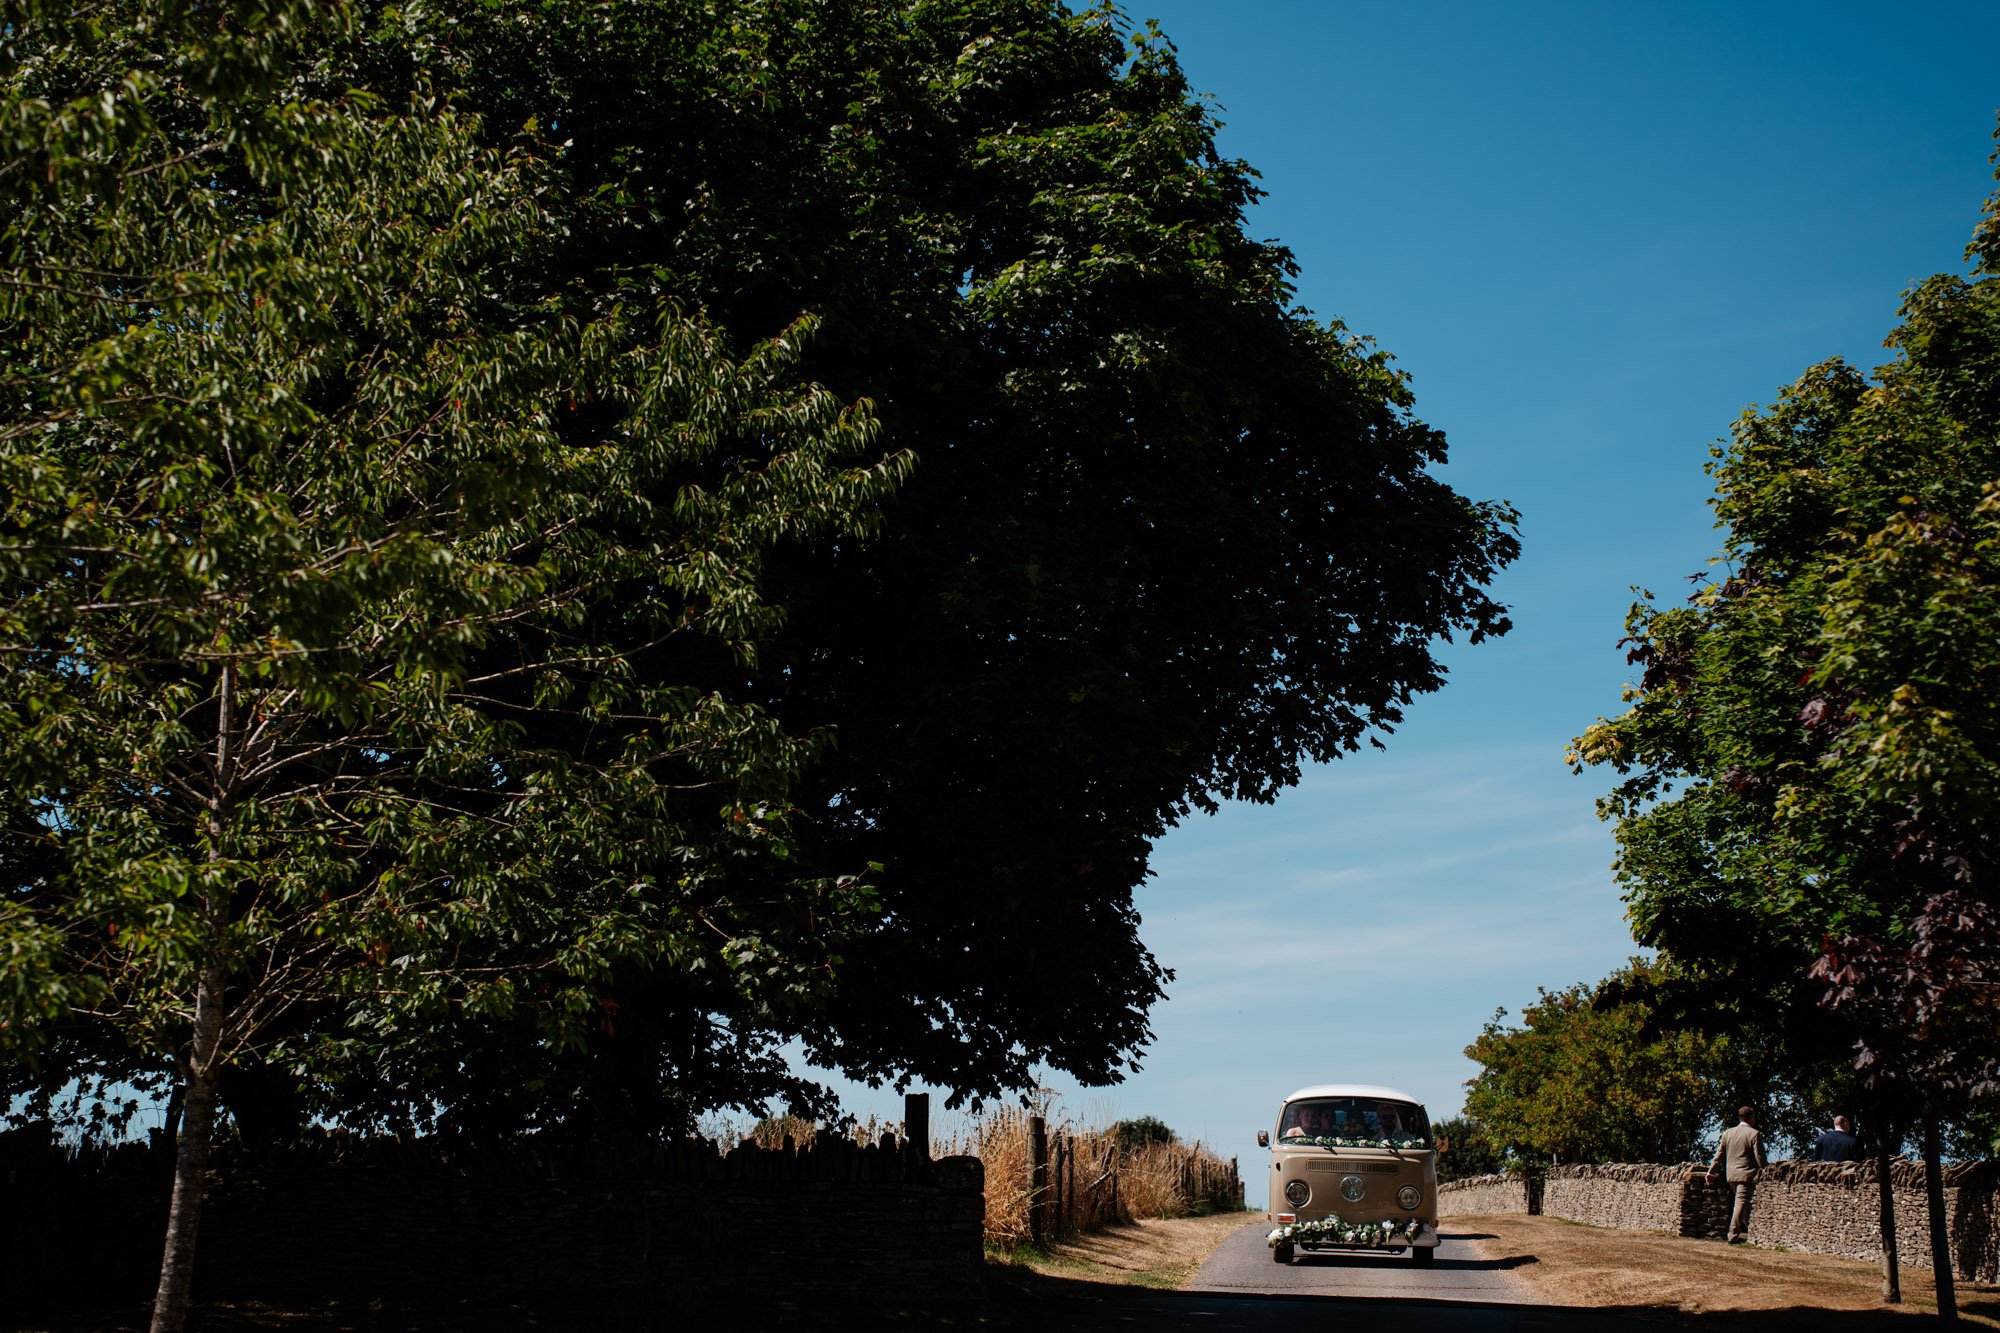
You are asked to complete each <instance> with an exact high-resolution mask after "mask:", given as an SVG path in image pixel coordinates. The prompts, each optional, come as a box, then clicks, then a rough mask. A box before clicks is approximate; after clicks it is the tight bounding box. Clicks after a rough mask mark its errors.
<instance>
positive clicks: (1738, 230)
mask: <svg viewBox="0 0 2000 1333" xmlns="http://www.w3.org/2000/svg"><path fill="white" fill-rule="evenodd" d="M1128 12H1129V13H1130V14H1131V15H1132V16H1133V17H1134V18H1135V19H1143V18H1146V17H1153V18H1157V19H1158V20H1159V21H1160V23H1161V26H1162V27H1163V28H1164V29H1165V31H1166V33H1167V34H1168V36H1169V37H1171V38H1172V39H1173V40H1174V42H1175V43H1176V45H1177V46H1178V47H1179V49H1180V53H1181V59H1182V62H1183V64H1184V66H1185V67H1186V69H1187V71H1188V73H1189V76H1190V79H1191V81H1192V83H1193V84H1194V86H1195V87H1196V88H1197V89H1198V90H1200V91H1201V92H1203V93H1205V94H1207V95H1210V96H1212V97H1213V98H1214V100H1215V102H1216V104H1217V107H1218V114H1219V115H1220V117H1221V119H1222V120H1223V121H1224V122H1225V127H1224V129H1223V131H1222V135H1221V144H1222V148H1223V151H1224V152H1226V153H1228V154H1230V155H1232V156H1237V157H1242V158H1245V159H1247V160H1248V161H1249V162H1250V163H1251V164H1252V165H1253V166H1255V167H1256V168H1257V169H1258V170H1259V171H1260V172H1261V173H1262V174H1263V177H1264V185H1265V188H1266V189H1267V190H1268V191H1269V197H1268V198H1267V199H1266V200H1265V201H1264V203H1263V204H1261V205H1260V206H1259V207H1258V209H1257V210H1256V212H1255V213H1254V215H1253V216H1252V218H1251V222H1250V226H1251V229H1252V231H1253V232H1254V233H1255V234H1256V235H1258V236H1260V237H1275V238H1277V239H1279V240H1281V241H1283V242H1284V243H1285V244H1287V245H1289V246H1290V247H1291V248H1292V249H1293V251H1294V252H1295V253H1296V254H1297V256H1298V259H1299V263H1300V265H1301V268H1302V270H1303V271H1302V274H1301V276H1300V279H1299V299H1300V301H1301V302H1302V303H1303V304H1304V305H1306V306H1307V307H1309V308H1310V309H1312V310H1314V311H1315V312H1317V313H1318V314H1319V315H1320V316H1322V317H1327V318H1339V319H1341V320H1343V321H1344V322H1345V323H1347V324H1348V325H1349V326H1350V328H1352V329H1353V330H1355V331H1356V332H1360V333H1365V334H1369V335H1372V336H1374V337H1375V338H1376V339H1377V340H1378V341H1379V342H1380V343H1381V345H1382V346H1383V347H1384V348H1385V349H1387V350H1388V351H1390V352H1391V353H1393V354H1394V355H1395V356H1396V358H1397V360H1398V363H1399V364H1400V365H1401V366H1402V367H1403V369H1405V370H1407V371H1408V372H1409V373H1410V374H1411V375H1412V376H1413V377H1414V381H1413V382H1414V387H1415V391H1416V396H1417V404H1418V411H1419V413H1420V414H1421V415H1422V416H1423V417H1424V418H1425V419H1426V420H1428V421H1430V422H1431V423H1432V424H1434V425H1437V426H1439V427H1441V428H1443V429H1444V431H1445V432H1446V434H1447V436H1448V438H1449V439H1450V441H1451V462H1450V465H1449V466H1448V467H1447V468H1446V469H1445V471H1444V475H1445V476H1446V477H1447V479H1448V480H1450V481H1451V483H1452V484H1453V485H1454V486H1456V487H1457V488H1458V489H1460V490H1461V491H1464V492H1465V493H1467V494H1470V495H1473V496H1476V497H1480V498H1491V497H1498V498H1505V499H1508V500H1511V501H1513V502H1514V503H1515V504H1516V505H1517V506H1518V507H1519V508H1520V510H1521V512H1522V540H1523V544H1524V547H1525V552H1524V555H1523V557H1522V559H1521V561H1520V562H1519V564H1518V565H1517V566H1515V568H1514V569H1512V570H1511V571H1509V572H1508V573H1507V575H1505V577H1504V578H1503V579H1502V581H1501V583H1500V585H1499V589H1498V591H1499V594H1500V596H1501V597H1502V598H1503V599H1504V600H1506V601H1507V602H1509V603H1510V604H1511V605H1512V606H1513V608H1514V611H1515V620H1516V628H1515V630H1514V632H1513V633H1512V634H1511V635H1509V636H1508V637H1507V638H1506V639H1504V640H1503V641H1500V642H1498V643H1489V644H1485V645H1482V646H1480V647H1478V648H1473V649H1465V650H1459V649H1452V650H1449V651H1448V653H1447V661H1449V662H1450V664H1451V668H1452V676H1451V680H1450V683H1449V684H1448V685H1447V686H1446V688H1445V689H1444V690H1443V691H1442V692H1440V693H1439V694H1437V695H1434V696H1431V697H1429V698H1427V699H1425V700H1423V701H1421V702H1420V703H1419V704H1418V706H1417V707H1416V708H1415V710H1414V711H1413V712H1412V714H1411V716H1410V718H1409V720H1408V722H1407V724H1406V725H1405V726H1404V727H1402V728H1401V729H1400V730H1398V732H1397V733H1396V734H1395V735H1394V736H1392V737H1390V738H1389V739H1388V749H1387V751H1386V752H1383V753H1379V754H1378V753H1374V752H1368V753H1363V754H1359V755H1356V756H1354V757H1352V758H1351V759H1348V760H1345V761H1342V762H1341V763H1338V764H1335V765H1331V766H1328V767H1326V768H1323V769H1319V770H1315V771H1313V772H1311V773H1309V774H1308V775H1307V777H1306V779H1305V781H1304V782H1303V783H1301V785H1300V786H1299V787H1298V788H1297V789H1296V790H1294V791H1292V792H1290V793H1289V794H1287V795H1286V796H1284V797H1283V798H1281V799H1280V800H1279V802H1278V803H1277V804H1276V805H1275V806H1270V807H1231V808H1227V809H1225V810H1224V811H1223V812H1222V813H1221V814H1219V815H1216V816H1213V817H1206V818H1204V817H1196V818H1195V819H1193V820H1191V821H1190V822H1188V823H1187V824H1185V825H1184V826H1182V827H1181V828H1179V829H1176V830H1174V831H1173V832H1172V833H1171V834H1169V836H1168V837H1167V838H1165V839H1164V840H1163V841H1162V842H1161V843H1160V844H1159V845H1158V846H1157V847H1156V849H1155V854H1154V860H1153V864H1154V870H1155V878H1154V879H1153V880H1152V881H1151V882H1150V883H1149V884H1148V885H1146V886H1145V887H1144V888H1143V889H1142V890H1141V891H1140V895H1139V900H1138V901H1139V908H1140V912H1141V914H1142V917H1143V920H1144V926H1143V931H1142V933H1143V935H1144V937H1145V939H1146V941H1147V943H1148V944H1149V945H1150V946H1151V947H1152V949H1153V951H1154V952H1155V954H1156V955H1157V956H1158V957H1159V958H1160V960H1161V961H1162V962H1163V963H1164V964H1166V965H1167V966H1169V967H1171V968H1173V969H1175V971H1176V973H1177V979H1176V981H1175V982H1174V984H1173V986H1172V987H1171V989H1170V994H1169V998H1168V1000H1167V1001H1166V1002H1165V1003H1163V1004H1162V1005H1160V1006H1159V1007H1158V1009H1157V1010H1156V1011H1155V1014H1154V1027H1155V1031H1156V1034H1157V1037H1156V1040H1155V1042H1154V1043H1153V1046H1152V1048H1151V1050H1150V1051H1149V1052H1148V1053H1147V1055H1146V1057H1145V1060H1144V1064H1145V1068H1144V1071H1143V1072H1142V1073H1140V1074H1139V1075H1137V1076H1135V1077H1134V1078H1132V1079H1131V1080H1129V1081H1128V1082H1127V1083H1125V1084H1123V1085H1121V1086H1119V1087H1116V1088H1112V1089H1091V1090H1079V1089H1075V1088H1074V1087H1073V1086H1072V1085H1070V1084H1068V1083H1065V1082H1063V1081H1062V1080H1059V1079H1052V1080H1051V1084H1052V1086H1054V1087H1056V1088H1057V1089H1058V1090H1059V1091H1060V1092H1061V1093H1062V1094H1063V1100H1064V1104H1065V1106H1066V1107H1067V1108H1068V1109H1069V1110H1070V1111H1072V1112H1073V1113H1076V1114H1079V1115H1082V1116H1085V1117H1087V1118H1092V1119H1109V1118H1119V1117H1124V1116H1136V1115H1157V1116H1159V1117H1161V1118H1162V1119H1164V1120H1166V1121H1167V1122H1168V1123H1169V1124H1172V1125H1174V1126H1175V1127H1176V1128H1178V1129H1179V1130H1181V1131H1182V1132H1183V1133H1184V1134H1188V1135H1198V1136H1201V1137H1203V1138H1206V1139H1207V1140H1208V1141H1209V1142H1210V1143H1212V1144H1214V1145H1215V1146H1216V1147H1218V1148H1219V1149H1220V1150H1221V1151H1223V1152H1224V1153H1225V1155H1227V1154H1247V1153H1248V1152H1249V1151H1250V1150H1251V1149H1252V1148H1253V1146H1254V1136H1255V1133H1256V1130H1257V1129H1258V1128H1259V1127H1261V1126H1263V1125H1265V1124H1267V1123H1268V1122H1269V1121H1270V1119H1271V1116H1272V1113H1273V1111H1274V1108H1275V1105H1276V1102H1277V1099H1278V1098H1279V1097H1280V1096H1282V1095H1283V1094H1285V1093H1286V1092H1289V1091H1290V1090H1291V1089H1293V1088H1295V1087H1297V1086H1300V1085H1302V1084H1306V1083H1315V1082H1322V1081H1329V1080H1335V1079H1339V1080H1349V1079H1352V1080H1357V1081H1367V1082H1381V1083H1388V1084H1392V1085H1397V1086H1401V1087H1403V1088H1405V1089H1407V1090H1409V1091H1411V1092H1413V1093H1415V1094H1416V1095H1417V1096H1419V1097H1420V1098H1422V1099H1423V1100H1425V1101H1426V1102H1428V1104H1429V1105H1430V1108H1431V1110H1432V1112H1433V1114H1435V1115H1444V1114H1448V1113H1450V1112H1452V1111H1454V1110H1456V1109H1457V1108H1458V1106H1459V1104H1460V1099H1461V1096H1462V1084H1463V1082H1464V1080H1465V1079H1467V1078H1468V1077H1470V1076H1471V1075H1472V1074H1473V1072H1474V1068H1475V1067H1474V1066H1473V1065H1472V1064H1471V1063H1470V1062H1469V1061H1467V1060H1466V1059H1465V1058H1464V1056H1463V1054H1462V1052H1463V1048H1464V1046H1465V1045H1466V1043H1467V1042H1468V1041H1470V1040H1471V1039H1472V1038H1473V1037H1474V1036H1475V1035H1476V1034H1477V1033H1478V1031H1479V1028H1480V1025H1481V1024H1482V1023H1483V1022H1485V1021H1486V1020H1487V1019H1488V1018H1490V1017H1491V1016H1492V1014H1493V1011H1494V1010H1495V1009H1496V1008H1498V1007H1503V1006H1504V1007H1505V1008H1507V1009H1508V1010H1510V1011H1514V1012H1518V1011H1519V1010H1520V1009H1521V1007H1523V1006H1524V1005H1526V1004H1529V1003H1532V1002H1533V1000H1534V998H1535V991H1536V987H1537V986H1547V987H1549V988H1551V989H1553V988H1556V987H1559V986H1563V985H1566V984H1568V983H1571V982H1575V981H1582V980H1594V979H1596V978H1597V977H1600V976H1602V975H1603V974H1604V973H1606V972H1607V971H1609V970H1610V969H1612V968H1613V967H1616V966H1617V965H1618V964H1619V963H1620V962H1621V961H1622V960H1623V959H1624V958H1626V957H1627V956H1628V955H1629V954H1630V953H1631V952H1632V951H1633V946H1632V943H1631V940H1630V937H1629V935H1628V933H1627V930H1626V927H1625V922H1624V917H1623V909H1622V905H1621V904H1620V902H1619V900H1618V894H1617V890H1616V887H1615V886H1614V884H1613V882H1612V880H1611V877H1610V873H1609V869H1608V866H1609V862H1610V860H1611V856H1612V842H1611V835H1610V830H1609V829H1608V828H1607V827H1606V826H1604V825H1601V824H1600V823H1599V822H1598V821H1597V818H1596V816H1595V813H1594V811H1593V808H1592V802H1593V799H1594V798H1595V796H1596V795H1597V794H1598V793H1599V792H1600V790H1601V789H1602V786H1603V782H1602V780H1601V778H1600V776H1599V775H1596V774H1589V775H1586V776H1583V777H1573V776H1571V775H1570V773H1569V771H1568V770H1567V768H1566V767H1565V766H1564V764H1563V748H1564V744H1565V742H1566V741H1567V740H1568V738H1569V737H1571V736H1573V735H1575V734H1576V733H1577V732H1579V731H1581V730H1582V729H1583V728H1584V727H1585V726H1587V725H1588V724H1589V723H1590V722H1591V721H1592V720H1593V719H1594V718H1595V717H1597V716H1599V715H1601V714H1609V713H1614V712H1616V711H1618V709H1619V707H1620V703H1619V689H1620V687H1621V686H1622V685H1623V684H1624V682H1625V681H1626V680H1627V679H1628V669H1627V667H1626V666H1625V663H1624V658H1623V654H1622V652H1621V651H1620V650H1619V649H1618V648H1617V647H1616V644H1617V640H1618V638H1619V637H1620V634H1621V627H1622V622H1623V618H1624V614H1625V610H1626V608H1627V606H1628V605H1629V604H1630V603H1631V601H1632V594H1631V592H1630V588H1631V587H1632V586H1633V585H1640V586H1645V587H1650V588H1652V589H1654V590H1655V591H1656V592H1659V593H1660V594H1662V595H1663V596H1666V597H1677V596H1679V595H1680V590H1681V589H1683V588H1684V587H1685V586H1686V585H1685V579H1686V576H1688V575H1689V574H1691V573H1694V572H1696V571H1698V570H1701V569H1702V568H1704V566H1705V563H1706V561H1707V559H1708V557H1709V556H1710V555H1712V554H1713V553H1714V551H1715V548H1716V546H1717V541H1718V537H1717V534H1716V532H1715V531H1714V529H1713V527H1712V520H1711V517H1710V514H1709V512H1708V508H1707V497H1708V479H1707V478H1706V477H1705V476H1704V474H1703V471H1702V465H1703V464H1704V463H1705V462H1706V461H1707V457H1708V447H1709V445H1710V443H1711V442H1712V441H1714V440H1715V439H1717V438H1718V437H1720V436H1722V435H1724V434H1725V433H1726V432H1727V430H1728V428H1729V424H1730V422H1731V421H1732V420H1733V419H1734V418H1735V417H1736V416H1737V415H1738V414H1739V413H1740V412H1741V411H1742V410H1743V409H1744V408H1745V407H1746V406H1748V405H1750V404H1752V403H1762V402H1769V401H1770V400H1771V399H1773V398H1774V397H1775V396H1776V393H1777V390H1778V388H1779V386H1780V385H1783V384H1785V383H1788V382H1790V381H1791V380H1793V379H1794V378H1796V377H1797V376H1798V375H1799V374H1800V373H1801V372H1802V371H1804V370H1805V368H1806V367H1807V366H1809V365H1811V364H1813V363H1814V362H1816V361H1819V360H1822V359H1824V358H1827V357H1831V356H1843V357H1846V358H1848V359H1849V360H1851V361H1854V362H1856V363H1858V364H1861V365H1864V366H1871V367H1872V366H1874V365H1875V364H1877V363H1878V362H1880V361H1882V360H1883V359H1885V358H1886V355H1887V353H1886V352H1884V351H1883V350H1882V347H1881V341H1882V338H1883V336H1884V335H1885V334H1887V333H1888V332H1889V330H1890V329H1891V328H1892V327H1893V326H1894V324H1895V322H1896V307H1897V304H1898V300H1899V297H1900V294H1901V293H1902V291H1903V290H1904V289H1905V288H1907V287H1908V286H1909V285H1911V284H1912V283H1914V282H1916V281H1918V280H1919V279H1921V278H1923V277H1925V276H1927V275H1929V274H1931V273H1935V272H1940V271H1946V270H1956V271H1962V269H1963V258H1962V252H1963V250H1964V246H1965V242H1966V241H1967V239H1968V238H1969V237H1970V234H1971V230H1972V227H1973V224H1974V222H1975V220H1976V218H1977V216H1978V212H1979V208H1980V205H1981V203H1982V201H1983V200H1984V199H1985V198H1986V196H1987V195H1988V193H1989V192H1990V191H1991V189H1992V187H1993V180H1992V167H1991V166H1990V165H1989V164H1988V162H1987V156H1988V154H1989V152H1991V151H1992V149H1993V146H1994V143H1993V140H1992V138H1991V135H1992V132H1993V129H1994V124H1995V112H1996V110H2000V67H1996V65H1995V63H1994V60H1993V53H1994V52H1995V51H2000V5H1995V4H1992V3H1980V4H1916V5H1909V4H1906V5H1880V4H1871V5H1855V4H1827V3H1818V4H1811V5H1805V4H1796V5H1794V4H1773V3H1758V4H1741V3H1735V4H1667V3H1659V4H1652V5H1645V6H1641V5H1622V4H1621V5H1612V4H1601V3H1600V4H1581V3H1579V4H1520V3H1513V4H1504V5H1503V4H1483V3H1456V4H1445V3H1428V4H1426V3H1400V4H1335V3H1314V2H1313V0H1232V2H1231V3H1226V4H1225V3H1221V2H1220V0H1150V2H1149V3H1136V2H1135V3H1132V4H1130V5H1129V6H1128ZM847 1103H848V1106H849V1109H851V1110H854V1111H856V1112H857V1113H860V1114H862V1115H864V1116H865V1115H867V1114H870V1113H878V1114H885V1115H888V1116H890V1117H892V1118H893V1117H894V1116H895V1115H896V1114H899V1105H900V1104H899V1102H898V1101H897V1100H896V1099H895V1098H892V1097H886V1096H882V1095H880V1094H874V1095H871V1094H870V1093H868V1091H867V1090H865V1089H851V1090H849V1094H848V1098H847Z"/></svg>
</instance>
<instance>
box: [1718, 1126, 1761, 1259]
mask: <svg viewBox="0 0 2000 1333" xmlns="http://www.w3.org/2000/svg"><path fill="white" fill-rule="evenodd" d="M1736 1121H1737V1123H1736V1124H1734V1125H1732V1126H1731V1127H1730V1128H1728V1129H1725V1130H1723V1131H1722V1137H1721V1138H1720V1139H1718V1140H1717V1141H1716V1144H1715V1157H1714V1158H1713V1159H1712V1160H1711V1161H1710V1162H1709V1164H1708V1172H1707V1174H1706V1175H1705V1177H1704V1179H1705V1180H1706V1181H1707V1183H1709V1184H1711V1185H1713V1184H1714V1183H1715V1170H1716V1168H1717V1167H1721V1168H1723V1172H1724V1174H1723V1177H1722V1178H1723V1179H1724V1180H1726V1181H1728V1182H1729V1183H1730V1184H1731V1185H1733V1186H1735V1188H1736V1203H1735V1205H1734V1206H1733V1207H1731V1208H1730V1210H1729V1243H1730V1244H1731V1245H1741V1244H1743V1243H1744V1242H1745V1241H1747V1240H1749V1239H1750V1237H1749V1235H1748V1234H1747V1232H1748V1230H1749V1226H1750V1192H1751V1191H1752V1190H1754V1189H1756V1188H1757V1172H1758V1170H1759V1169H1760V1168H1761V1167H1762V1166H1763V1165H1764V1144H1763V1140H1761V1139H1760V1138H1759V1137H1758V1136H1757V1111H1756V1108H1755V1107H1750V1106H1739V1107H1738V1108H1737V1109H1736Z"/></svg>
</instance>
